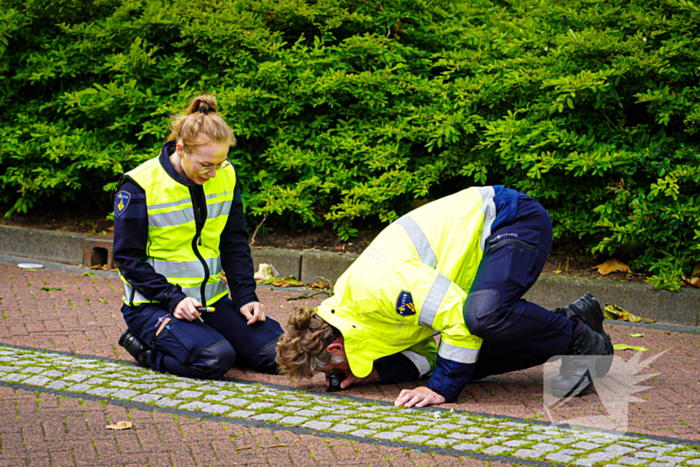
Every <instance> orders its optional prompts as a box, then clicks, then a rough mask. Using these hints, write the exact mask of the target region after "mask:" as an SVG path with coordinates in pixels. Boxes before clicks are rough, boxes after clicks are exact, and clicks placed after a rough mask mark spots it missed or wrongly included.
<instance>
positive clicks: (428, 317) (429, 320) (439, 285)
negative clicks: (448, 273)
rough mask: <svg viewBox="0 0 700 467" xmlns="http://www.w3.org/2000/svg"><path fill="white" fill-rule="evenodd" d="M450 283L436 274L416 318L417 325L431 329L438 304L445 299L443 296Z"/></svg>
mask: <svg viewBox="0 0 700 467" xmlns="http://www.w3.org/2000/svg"><path fill="white" fill-rule="evenodd" d="M450 284H452V281H451V280H449V279H448V278H447V277H445V276H443V275H442V274H440V273H438V276H437V278H436V279H435V282H433V286H432V287H430V292H428V296H427V297H426V298H425V302H423V307H422V308H421V310H420V315H419V316H418V324H420V325H421V326H425V327H428V328H432V327H433V321H435V315H436V314H437V312H438V309H439V308H440V303H442V299H443V298H444V297H445V294H446V293H447V291H448V290H449V288H450Z"/></svg>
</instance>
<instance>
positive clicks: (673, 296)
mask: <svg viewBox="0 0 700 467" xmlns="http://www.w3.org/2000/svg"><path fill="white" fill-rule="evenodd" d="M95 249H98V250H95ZM103 250H104V251H103ZM3 254H4V255H11V256H21V257H26V258H32V259H36V260H43V261H51V262H57V263H65V264H71V265H80V264H82V265H83V266H84V267H91V266H93V264H92V262H93V261H95V260H100V259H104V260H106V259H111V240H107V239H104V238H98V239H96V238H95V237H91V236H89V235H83V234H70V233H64V232H53V231H47V230H37V229H25V228H19V227H8V226H0V255H3ZM252 256H253V262H254V264H255V268H256V270H257V268H258V265H259V264H260V263H270V264H272V265H274V266H275V268H276V269H277V270H278V271H279V272H280V274H282V275H284V276H291V275H294V276H296V277H297V278H299V279H300V280H301V281H302V282H305V283H311V282H314V281H316V280H318V279H328V280H330V281H331V282H335V281H336V280H337V279H338V277H340V275H341V274H342V273H343V272H344V271H345V270H346V269H347V268H348V266H350V264H352V262H353V261H354V260H355V258H357V255H354V254H348V253H333V252H325V251H297V250H284V249H274V248H253V249H252ZM587 291H588V292H591V293H592V294H593V295H594V296H595V297H596V298H597V299H598V301H600V302H601V304H605V303H612V304H615V305H618V306H620V307H622V308H624V309H625V310H628V311H630V312H632V313H633V314H635V315H637V316H641V317H644V318H649V319H655V320H657V321H659V322H662V323H670V324H681V325H690V326H698V325H700V289H690V288H683V289H681V291H680V292H678V293H675V292H669V291H666V290H658V289H656V288H654V287H653V286H652V285H649V284H638V283H633V282H617V281H610V280H606V279H602V278H598V279H589V278H579V277H571V276H559V275H556V274H542V276H540V279H539V280H538V281H537V283H535V285H534V286H533V287H532V289H531V290H530V291H529V292H528V293H527V294H526V295H525V298H526V299H528V300H530V301H533V302H535V303H538V304H539V305H542V306H543V307H545V308H547V309H555V308H558V307H562V306H565V305H567V304H569V303H571V302H573V301H574V300H576V299H577V298H578V297H580V296H581V295H583V294H584V293H585V292H587Z"/></svg>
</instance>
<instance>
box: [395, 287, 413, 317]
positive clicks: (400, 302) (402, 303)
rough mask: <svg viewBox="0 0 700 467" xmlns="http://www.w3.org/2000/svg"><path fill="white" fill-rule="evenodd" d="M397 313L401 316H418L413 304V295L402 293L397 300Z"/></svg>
mask: <svg viewBox="0 0 700 467" xmlns="http://www.w3.org/2000/svg"><path fill="white" fill-rule="evenodd" d="M396 312H397V313H398V314H400V315H401V316H413V315H415V314H416V306H415V305H414V304H413V297H411V294H410V293H408V292H406V291H402V292H401V293H400V294H399V298H398V299H396Z"/></svg>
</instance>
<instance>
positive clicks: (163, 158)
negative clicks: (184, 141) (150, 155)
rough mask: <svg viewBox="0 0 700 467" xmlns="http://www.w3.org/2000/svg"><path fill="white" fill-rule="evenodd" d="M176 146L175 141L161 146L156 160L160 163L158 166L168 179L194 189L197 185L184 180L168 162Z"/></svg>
mask: <svg viewBox="0 0 700 467" xmlns="http://www.w3.org/2000/svg"><path fill="white" fill-rule="evenodd" d="M176 146H177V142H176V141H174V140H173V141H168V142H166V143H165V144H164V145H163V148H162V149H161V151H160V156H159V158H158V160H159V161H160V165H161V166H162V167H163V169H165V172H166V173H167V174H168V175H170V178H172V179H173V180H175V181H176V182H178V183H181V184H182V185H185V186H188V187H192V188H196V187H198V186H199V185H197V184H196V183H193V182H192V181H190V180H188V179H186V178H185V177H183V176H182V175H180V174H179V173H177V170H175V167H173V164H172V162H170V156H171V155H172V154H173V153H174V152H175V147H176Z"/></svg>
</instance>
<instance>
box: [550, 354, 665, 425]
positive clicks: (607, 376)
mask: <svg viewBox="0 0 700 467" xmlns="http://www.w3.org/2000/svg"><path fill="white" fill-rule="evenodd" d="M665 352H666V351H664V352H661V353H659V354H657V355H654V356H652V357H650V358H648V359H646V360H641V357H642V352H637V353H636V354H635V355H634V356H633V357H632V358H630V359H629V360H627V361H624V360H623V359H622V358H620V357H617V356H615V357H613V356H578V355H562V356H558V357H553V358H551V359H550V360H549V361H548V362H547V363H545V365H544V398H543V402H544V411H545V413H546V415H547V417H548V418H549V421H550V422H551V423H552V424H553V425H571V426H585V427H590V428H597V429H602V430H614V431H625V432H626V431H627V427H628V422H629V404H630V403H631V402H644V400H642V399H639V398H637V397H635V394H637V393H639V392H642V391H645V390H647V389H649V388H650V387H649V386H638V384H639V383H641V382H643V381H646V380H647V379H649V378H651V377H653V376H656V375H657V374H658V373H646V374H643V375H640V374H639V372H640V371H642V370H643V369H644V368H648V366H649V365H650V364H651V363H652V362H653V361H654V360H656V359H657V358H659V357H660V356H661V355H663V354H664V353H665ZM608 368H609V370H608ZM596 372H597V373H598V374H604V376H596ZM560 373H561V376H560ZM573 375H575V376H573ZM593 391H595V393H597V395H598V398H599V399H600V405H602V407H600V406H598V407H596V408H593V409H592V410H593V411H594V412H597V414H594V413H590V414H586V413H583V414H582V413H581V412H586V411H588V412H591V407H590V406H591V404H590V403H588V401H587V402H586V403H585V404H577V401H576V400H575V399H574V398H576V397H577V396H579V395H583V394H586V393H588V392H593ZM587 399H588V398H587ZM572 406H573V407H572ZM587 409H588V410H587ZM557 411H558V412H557Z"/></svg>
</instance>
